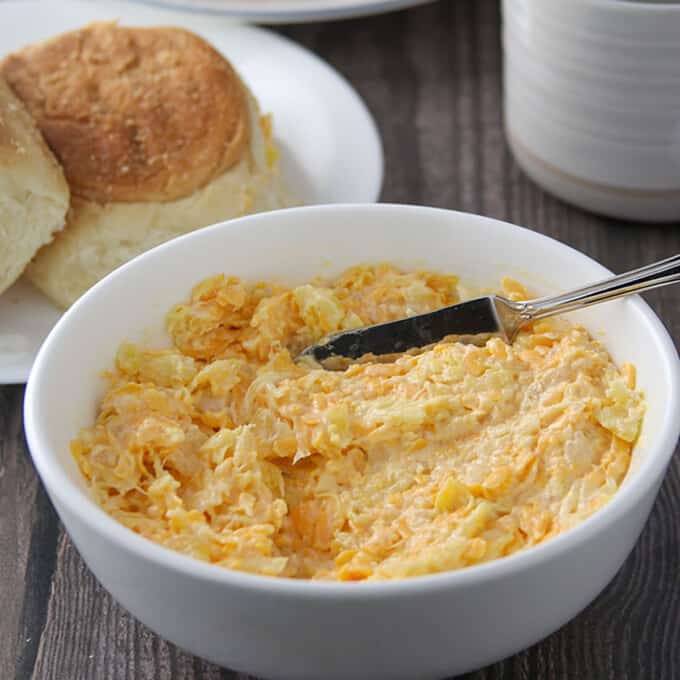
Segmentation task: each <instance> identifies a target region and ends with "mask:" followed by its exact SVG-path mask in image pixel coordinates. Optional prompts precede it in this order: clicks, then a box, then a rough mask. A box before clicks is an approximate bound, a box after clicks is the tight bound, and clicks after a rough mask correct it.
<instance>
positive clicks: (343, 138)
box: [0, 0, 383, 384]
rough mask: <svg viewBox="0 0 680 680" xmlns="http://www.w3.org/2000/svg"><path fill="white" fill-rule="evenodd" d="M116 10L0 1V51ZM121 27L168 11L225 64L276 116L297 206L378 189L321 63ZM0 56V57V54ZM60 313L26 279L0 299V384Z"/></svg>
mask: <svg viewBox="0 0 680 680" xmlns="http://www.w3.org/2000/svg"><path fill="white" fill-rule="evenodd" d="M120 13H121V6H120V5H118V6H117V8H116V7H115V6H112V5H110V4H109V5H106V4H103V3H99V2H98V3H94V2H75V1H66V2H65V1H62V0H59V1H58V2H57V1H56V0H55V1H53V2H34V1H32V0H20V1H12V0H9V1H7V2H0V45H1V46H2V51H3V52H11V51H12V50H15V49H17V48H18V47H21V46H22V45H25V44H26V43H30V42H33V41H35V40H41V39H44V38H47V37H49V36H51V35H55V34H56V33H60V32H62V31H67V30H70V29H73V28H76V27H78V26H81V25H83V24H85V23H87V22H89V21H94V20H99V19H114V18H118V16H120ZM124 15H125V23H127V24H139V25H145V24H157V23H167V21H168V18H169V17H172V19H173V20H174V22H175V23H181V24H182V25H183V26H185V27H187V28H190V29H192V30H194V31H196V32H197V33H199V34H201V35H202V36H203V37H205V38H206V39H207V40H209V41H210V42H211V43H212V44H213V45H215V47H217V49H219V50H221V51H222V52H224V54H225V55H226V56H227V57H228V58H229V59H230V60H231V62H232V63H233V64H234V65H235V66H236V68H237V69H238V70H239V71H240V73H241V74H242V75H243V77H244V79H245V81H246V82H247V83H248V85H249V86H250V87H251V88H252V90H253V91H254V93H255V96H256V97H257V98H258V100H259V102H260V105H261V106H262V109H263V110H264V111H270V112H271V113H272V114H273V116H274V130H275V135H276V138H277V141H278V144H279V146H280V148H281V151H282V165H283V174H284V177H285V180H286V185H287V186H288V188H289V189H290V191H291V193H293V194H294V195H295V196H296V197H297V198H299V199H300V201H301V202H302V203H306V204H312V203H354V202H356V203H361V202H369V203H372V202H374V201H377V200H378V196H379V194H380V188H381V185H382V173H383V156H382V147H381V144H380V138H379V136H378V133H377V130H376V127H375V123H374V122H373V119H372V118H371V115H370V113H369V112H368V110H367V109H366V106H365V105H364V103H363V102H362V101H361V99H360V98H359V97H358V95H357V94H356V92H355V91H354V90H353V89H352V88H351V87H350V85H349V84H348V83H347V82H346V81H345V80H344V79H343V78H342V77H341V76H340V75H339V74H338V73H337V72H336V71H334V70H333V69H332V68H331V67H330V66H328V64H326V63H325V62H323V61H321V60H320V59H319V58H318V57H316V56H314V55H313V54H312V53H310V52H308V51H307V50H305V49H303V48H301V47H299V46H297V45H296V44H294V43H292V42H291V41H289V40H287V39H285V38H281V37H279V36H277V35H274V34H273V33H270V32H268V31H265V30H262V29H260V28H253V27H248V26H242V25H237V24H230V23H227V22H224V21H221V22H218V24H217V25H214V24H215V22H214V20H213V21H208V20H207V19H206V18H205V17H198V16H196V17H193V16H187V15H180V14H177V13H171V14H169V13H167V12H161V11H159V10H155V9H150V8H139V9H138V8H134V9H132V10H131V9H130V6H129V5H125V11H124ZM0 56H2V55H0ZM59 316H60V313H59V311H58V310H57V309H56V308H55V307H54V306H53V305H52V304H51V303H50V302H49V301H48V300H47V299H46V298H45V297H44V296H43V295H42V294H41V293H39V292H38V291H37V290H35V289H34V288H33V287H32V286H31V285H30V284H28V283H27V282H25V281H19V282H18V283H16V284H15V285H14V286H13V287H12V288H10V289H9V290H8V291H6V292H5V293H3V294H2V295H0V384H10V383H21V382H25V381H26V379H27V378H28V373H29V371H30V368H31V365H32V363H33V358H34V357H35V355H36V353H37V351H38V348H39V347H40V344H41V343H42V341H43V339H44V338H45V336H46V335H47V333H48V332H49V330H50V329H51V328H52V326H53V325H54V323H55V322H56V320H57V319H58V318H59Z"/></svg>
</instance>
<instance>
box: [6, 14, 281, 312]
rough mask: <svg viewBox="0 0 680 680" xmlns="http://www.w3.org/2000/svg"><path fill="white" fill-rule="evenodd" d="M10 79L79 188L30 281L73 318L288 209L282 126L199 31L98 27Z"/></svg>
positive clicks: (44, 47)
mask: <svg viewBox="0 0 680 680" xmlns="http://www.w3.org/2000/svg"><path fill="white" fill-rule="evenodd" d="M1 69H2V73H3V74H4V75H5V77H6V78H7V80H8V82H9V83H10V85H11V86H12V88H13V89H14V91H15V92H16V93H17V95H18V96H19V97H20V98H21V99H22V100H23V101H24V102H25V104H26V106H27V107H28V109H29V111H30V112H31V113H32V114H33V116H34V118H35V120H36V122H37V124H38V126H39V128H40V129H41V131H42V132H43V134H44V136H45V139H46V140H47V142H48V144H49V145H50V146H51V148H52V150H53V151H54V153H55V155H56V156H57V157H58V158H59V160H60V161H61V162H62V165H63V167H64V172H65V174H66V178H67V179H68V181H69V184H70V186H71V192H72V196H73V198H72V201H71V210H70V212H69V215H68V219H67V226H66V228H65V229H64V231H63V232H62V233H61V234H60V235H59V238H57V239H55V241H54V242H53V243H52V244H50V245H49V246H48V247H46V248H44V249H42V250H41V251H40V253H39V254H38V256H37V257H36V258H35V260H34V261H33V262H32V263H31V265H30V266H29V267H28V268H27V272H26V273H27V276H28V277H29V278H30V279H31V281H33V282H34V283H35V285H37V286H38V287H39V288H40V289H41V290H43V291H44V292H45V293H46V294H47V295H48V296H49V297H50V298H51V299H52V300H53V301H54V302H55V303H56V304H57V305H59V306H61V307H67V306H68V305H70V304H71V303H72V302H73V301H74V300H75V299H76V298H78V297H79V296H80V295H81V294H82V293H83V292H85V291H86V290H87V289H88V288H89V287H90V286H91V285H93V284H94V283H96V282H97V281H98V280H99V279H101V278H102V277H103V276H105V275H106V274H107V273H109V272H110V271H112V270H113V269H115V268H116V267H118V266H119V265H121V264H123V263H124V262H126V261H127V260H129V259H131V258H132V257H134V256H136V255H138V254H140V253H142V252H144V251H145V250H148V249H149V248H151V247H153V246H155V245H158V244H159V243H162V242H164V241H167V240H168V239H170V238H173V237H175V236H178V235H180V234H184V233H187V232H189V231H192V230H194V229H197V228H199V227H203V226H206V225H208V224H213V223H214V222H219V221H221V220H225V219H229V218H233V217H237V216H240V215H245V214H247V213H251V212H256V211H259V210H269V209H274V208H279V207H283V206H285V205H286V204H287V201H286V198H285V196H284V194H283V191H282V189H281V187H280V182H279V175H278V168H277V154H276V151H275V149H274V146H273V142H272V139H271V129H270V122H269V120H268V119H267V118H262V117H261V116H260V114H259V111H258V108H257V103H256V102H255V99H254V98H253V96H252V95H251V94H250V92H249V91H248V90H247V88H246V87H245V85H244V84H243V82H242V81H241V79H240V78H239V76H238V75H237V73H236V72H235V71H234V69H233V68H232V67H231V65H230V64H229V63H228V62H227V61H226V59H225V58H224V57H222V55H221V54H219V53H218V52H217V51H216V50H214V49H213V48H212V47H211V46H210V45H209V44H208V43H206V42H205V41H204V40H203V39H202V38H200V37H198V36H196V35H194V34H192V33H189V32H188V31H185V30H183V29H178V28H124V27H120V26H118V25H117V24H115V23H98V24H92V25H90V26H87V27H85V28H83V29H80V30H78V31H73V32H70V33H66V34H63V35H61V36H58V37H56V38H54V39H52V40H49V41H47V42H45V43H40V44H37V45H33V46H30V47H28V48H25V49H23V50H21V51H20V52H17V53H16V54H13V55H10V56H9V57H8V58H7V59H6V60H5V61H4V62H3V63H2V66H1Z"/></svg>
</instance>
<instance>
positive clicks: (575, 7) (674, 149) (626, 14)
mask: <svg viewBox="0 0 680 680" xmlns="http://www.w3.org/2000/svg"><path fill="white" fill-rule="evenodd" d="M679 36H680V2H677V3H668V2H649V1H647V2H640V1H633V2H631V1H630V0H568V1H565V0H503V47H504V76H505V83H504V85H505V123H506V131H507V135H508V141H509V143H510V146H511V147H512V150H513V152H514V155H515V157H516V159H517V161H518V162H519V164H520V165H521V166H522V167H523V168H524V169H525V170H526V172H527V173H528V174H529V175H530V176H531V177H532V178H533V179H534V180H535V181H536V182H538V183H539V184H541V185H542V186H543V187H544V188H546V189H547V190H549V191H551V192H552V193H554V194H556V195H558V196H560V197H561V198H563V199H565V200H567V201H569V202H572V203H575V204H577V205H580V206H582V207H584V208H587V209H589V210H593V211H595V212H600V213H604V214H607V215H613V216H615V217H623V218H627V219H633V220H640V221H667V220H677V219H679V218H680V69H678V63H680V38H679Z"/></svg>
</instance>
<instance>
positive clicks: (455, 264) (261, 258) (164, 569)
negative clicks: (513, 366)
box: [25, 205, 680, 680]
mask: <svg viewBox="0 0 680 680" xmlns="http://www.w3.org/2000/svg"><path fill="white" fill-rule="evenodd" d="M377 261H378V262H379V261H387V262H392V263H394V264H397V265H401V266H404V267H429V268H432V269H435V270H441V271H446V272H456V273H458V274H460V275H461V276H462V278H463V280H464V281H467V282H469V283H471V284H474V285H494V284H497V283H498V282H499V279H500V278H501V277H502V276H503V275H512V276H514V277H517V278H520V279H522V280H523V281H525V282H526V283H527V284H528V285H529V286H530V288H532V289H533V291H534V292H537V293H547V292H550V291H557V290H558V289H560V288H565V287H568V286H575V285H577V284H582V283H585V282H588V281H593V280H596V279H599V278H602V277H603V276H605V275H607V274H608V272H607V270H606V269H604V268H603V267H601V266H600V265H599V264H597V263H596V262H594V261H593V260H590V259H589V258H587V257H586V256H585V255H582V254H581V253H579V252H577V251H574V250H572V249H570V248H568V247H567V246H565V245H563V244H561V243H559V242H557V241H554V240H551V239H549V238H546V237H544V236H541V235H539V234H537V233H534V232H531V231H528V230H525V229H522V228H520V227H515V226H512V225H509V224H505V223H503V222H498V221H495V220H492V219H487V218H484V217H479V216H475V215H467V214H463V213H456V212H449V211H444V210H435V209H430V208H419V207H407V206H391V205H344V206H318V207H309V208H298V209H292V210H286V211H278V212H273V213H266V214H262V215H255V216H252V217H246V218H243V219H239V220H234V221H232V222H229V223H226V224H221V225H217V226H215V227H210V228H207V229H203V230H201V231H197V232H193V233H191V234H189V235H187V236H184V237H182V238H179V239H177V240H175V241H172V242H170V243H167V244H165V245H162V246H160V247H158V248H156V249H155V250H152V251H150V252H148V253H146V254H144V255H142V256H140V257H138V258H137V259H136V260H134V261H132V262H130V263H129V264H127V265H125V266H124V267H122V268H120V269H119V270H117V271H116V272H114V273H113V274H111V275H110V276H108V277H107V278H106V279H105V280H104V281H102V282H101V283H99V284H98V285H97V286H95V287H94V288H93V289H92V290H91V291H90V292H89V293H87V294H86V295H85V296H84V297H83V298H81V299H80V300H79V301H78V302H77V303H76V304H75V305H74V306H73V307H72V308H71V309H70V310H69V311H68V312H67V313H66V314H65V315H64V317H63V318H62V319H61V321H60V322H59V323H58V324H57V326H56V327H55V329H54V330H53V331H52V333H51V334H50V336H49V337H48V339H47V340H46V341H45V344H44V345H43V347H42V349H41V351H40V354H39V356H38V358H37V360H36V363H35V366H34V368H33V372H32V373H31V377H30V380H29V383H28V388H27V392H26V403H25V423H26V433H27V436H28V442H29V446H30V449H31V453H32V455H33V460H34V462H35V465H36V468H37V470H38V472H39V474H40V476H41V478H42V480H43V482H44V484H45V487H46V488H47V491H48V493H49V496H50V498H51V499H52V502H53V503H54V505H55V507H56V509H57V512H58V513H59V516H60V517H61V519H62V521H63V523H64V525H65V526H66V528H67V530H68V532H69V534H70V535H71V537H72V539H73V541H74V543H75V544H76V546H77V548H78V550H79V551H80V553H81V555H82V556H83V558H84V559H85V562H86V563H87V564H88V566H89V567H90V569H91V570H92V571H93V572H94V574H95V575H96V577H97V578H98V579H99V580H100V581H101V583H102V584H103V585H104V587H105V588H106V589H107V590H108V591H109V592H111V594H112V595H113V596H114V597H115V598H116V599H117V600H118V601H119V602H120V603H121V604H122V605H123V606H125V607H126V608H127V609H129V610H130V612H132V614H133V615H134V616H136V617H137V618H138V619H139V620H141V621H142V622H143V623H145V624H146V625H147V626H149V627H150V628H151V629H153V630H154V631H156V632H157V633H159V634H160V635H162V636H163V637H165V638H167V639H168V640H170V641H172V642H174V643H176V644H178V645H179V646H180V647H183V648H185V649H187V650H189V651H191V652H193V653H195V654H198V655H200V656H203V657H205V658H207V659H209V660H212V661H214V662H217V663H219V664H222V665H224V666H227V667H230V668H233V669H237V670H240V671H247V672H250V673H253V674H255V675H257V676H261V677H266V678H291V679H293V678H294V679H295V680H301V679H305V678H309V679H310V680H319V679H320V678H331V679H335V678H337V679H338V680H340V679H343V680H344V679H346V678H361V679H362V680H370V679H371V678H390V679H391V680H394V679H399V678H404V679H405V680H414V678H441V677H446V676H450V675H452V674H457V673H461V672H464V671H468V670H470V669H473V668H477V667H480V666H484V665H486V664H488V663H491V662H493V661H496V660H498V659H501V658H502V657H505V656H507V655H509V654H512V653H513V652H516V651H518V650H519V649H522V648H524V647H526V646H528V645H530V644H532V643H534V642H536V641H537V640H539V639H540V638H542V637H544V636H546V635H548V634H549V633H551V632H552V631H554V630H556V629H557V628H559V627H560V626H561V625H562V624H564V623H565V622H566V621H567V620H569V619H570V618H571V617H573V616H574V615H575V614H577V613H578V612H579V611H580V610H581V609H583V608H584V607H585V606H586V605H587V604H588V603H589V602H590V601H591V600H592V599H593V598H594V597H595V596H596V595H597V594H598V593H599V592H600V591H601V590H602V588H603V587H604V586H605V585H606V584H607V582H608V581H609V580H610V579H611V578H612V576H613V575H614V574H615V573H616V571H617V569H618V568H619V567H620V565H621V563H622V562H623V560H624V559H625V558H626V556H627V555H628V553H629V552H630V550H631V549H632V547H633V545H634V543H635V541H636V539H637V537H638V535H639V533H640V530H641V529H642V526H643V524H644V522H645V520H646V519H647V516H648V514H649V512H650V508H651V507H652V503H653V502H654V498H655V496H656V493H657V490H658V488H659V485H660V483H661V480H662V479H663V476H664V472H665V470H666V466H667V464H668V462H669V460H670V457H671V455H672V453H673V449H674V447H675V444H676V441H677V439H678V432H679V429H680V421H679V420H678V417H677V414H678V412H679V411H680V369H679V362H678V356H677V353H676V350H675V348H674V346H673V343H672V342H671V340H670V338H669V336H668V334H667V332H666V330H665V329H664V327H663V325H662V324H661V323H660V321H659V320H658V318H657V317H656V316H655V315H654V314H653V312H652V311H651V310H650V309H649V307H648V306H647V305H646V304H645V303H644V302H643V301H642V300H641V299H637V298H636V299H628V300H624V301H617V302H611V303H608V304H606V305H603V306H600V307H599V308H595V309H592V310H590V311H588V312H587V313H581V314H578V315H576V314H574V317H575V318H578V319H579V320H580V321H581V322H583V323H585V324H586V325H587V327H588V328H589V329H590V330H591V331H592V332H593V333H595V334H600V333H603V335H601V337H602V339H603V341H604V342H605V344H606V345H607V347H608V348H609V350H610V352H611V353H612V355H613V356H614V358H615V359H616V360H617V361H622V360H630V361H633V362H634V363H635V364H636V365H637V368H638V376H639V385H640V387H641V388H642V389H643V390H644V391H645V393H646V395H647V403H648V413H647V415H646V418H645V422H644V428H643V431H642V435H641V439H640V442H639V444H638V445H637V447H636V449H635V455H634V459H633V463H632V467H631V471H630V473H629V475H628V477H627V479H626V480H625V482H624V484H623V487H622V489H621V490H620V492H619V493H618V494H617V495H616V496H615V498H614V499H613V500H612V502H611V503H610V504H609V505H607V506H606V507H605V508H604V509H603V510H601V511H600V512H598V513H597V514H596V515H594V516H593V517H591V518H590V519H588V520H587V521H586V522H584V523H583V524H582V525H580V526H578V527H577V528H575V529H573V530H571V531H569V532H567V533H565V534H563V535H561V536H559V537H557V538H555V539H553V540H551V541H548V542H546V543H545V544H543V545H540V546H538V547H535V548H532V549H530V550H526V551H525V552H522V553H517V554H514V555H512V556H510V557H507V558H504V559H502V560H498V561H495V562H490V563H487V564H483V565H481V566H475V567H471V568H469V569H465V570H462V571H458V572H452V573H446V574H439V575H434V576H425V577H420V578H414V579H410V580H403V581H393V582H386V583H356V584H347V583H321V582H306V581H294V580H289V579H275V578H268V577H262V576H256V575H249V574H243V573H237V572H232V571H227V570H224V569H221V568H218V567H215V566H212V565H209V564H205V563H202V562H199V561H195V560H193V559H191V558H188V557H185V556H183V555H180V554H177V553H174V552H171V551H169V550H167V549H165V548H163V547H161V546H159V545H156V544H154V543H152V542H150V541H148V540H146V539H144V538H141V537H140V536H137V535H136V534H134V533H133V532H131V531H130V530H128V529H126V528H125V527H123V526H122V525H120V524H117V523H116V522H115V521H114V520H113V519H111V518H110V517H109V516H107V515H106V514H105V513H104V512H103V511H102V510H101V509H100V508H99V507H98V506H97V505H96V504H95V503H94V501H93V500H91V498H90V496H89V495H88V492H87V489H86V486H85V484H84V482H83V479H82V478H81V475H80V473H79V471H78V469H77V467H76V465H75V463H74V461H73V460H72V458H71V456H70V454H69V447H68V444H69V440H70V439H71V438H72V437H73V436H74V435H75V434H76V433H77V431H78V429H79V428H80V427H82V426H86V425H89V424H91V422H92V421H93V418H94V416H95V410H96V402H97V398H98V396H99V395H100V394H101V393H102V388H103V385H102V381H101V379H100V377H99V375H100V372H101V371H102V370H103V369H105V368H107V367H110V365H111V362H112V358H113V356H114V353H115V351H116V348H117V346H118V344H119V343H120V342H121V341H122V340H124V339H132V340H135V339H142V338H145V337H147V338H148V337H149V333H150V335H151V339H152V340H153V339H154V336H155V338H156V339H157V340H160V339H162V338H163V337H164V335H163V332H162V327H163V318H164V315H165V313H166V311H167V310H168V309H169V308H170V307H171V305H172V304H173V303H175V302H177V301H179V300H182V299H184V298H185V297H186V296H187V294H188V292H189V290H190V289H191V287H192V286H193V285H194V284H195V283H196V282H198V281H199V280H200V279H202V278H204V277H206V276H208V275H211V274H215V273H218V272H223V271H224V272H228V273H231V274H236V275H239V276H242V277H246V278H247V279H261V278H264V279H271V278H276V279H279V280H285V281H288V282H291V283H295V282H304V281H307V280H309V278H310V277H312V276H314V275H316V274H320V273H326V274H332V273H336V272H340V271H341V270H342V269H344V268H346V267H347V266H349V265H353V264H357V263H360V262H377Z"/></svg>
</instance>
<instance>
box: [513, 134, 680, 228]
mask: <svg viewBox="0 0 680 680" xmlns="http://www.w3.org/2000/svg"><path fill="white" fill-rule="evenodd" d="M506 137H507V140H508V144H509V146H510V149H511V150H512V153H513V155H514V157H515V160H516V161H517V164H518V165H519V166H520V167H521V168H522V170H524V172H525V173H526V174H527V175H528V176H529V177H530V178H531V179H532V180H533V181H534V182H536V184H538V185H539V186H540V187H541V188H543V189H545V190H546V191H547V192H549V193H551V194H553V195H554V196H557V198H560V199H562V200H563V201H566V202H567V203H571V204H573V205H576V206H578V207H580V208H583V209H584V210H589V211H590V212H594V213H598V214H600V215H605V216H607V217H617V218H619V219H623V220H630V221H635V222H650V223H651V222H675V221H677V220H680V188H678V190H677V191H673V190H670V191H642V190H637V189H627V188H625V187H617V186H607V185H604V184H598V183H595V182H590V181H588V180H584V179H580V178H579V177H576V176H574V175H571V174H569V173H567V172H564V171H563V170H560V169H559V168H557V167H555V166H554V165H552V164H550V163H548V162H546V161H544V160H542V159H541V158H539V157H538V156H536V155H535V154H534V153H533V152H532V151H530V150H529V149H527V147H526V146H525V145H524V144H523V143H522V142H520V141H519V140H518V139H517V136H516V135H514V134H513V133H512V132H511V131H510V130H507V131H506Z"/></svg>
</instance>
